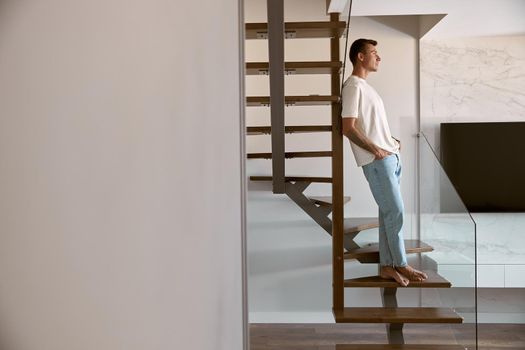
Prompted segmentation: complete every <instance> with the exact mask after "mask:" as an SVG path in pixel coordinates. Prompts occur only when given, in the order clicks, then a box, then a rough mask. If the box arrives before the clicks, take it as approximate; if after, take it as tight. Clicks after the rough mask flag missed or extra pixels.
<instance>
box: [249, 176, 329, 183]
mask: <svg viewBox="0 0 525 350" xmlns="http://www.w3.org/2000/svg"><path fill="white" fill-rule="evenodd" d="M250 180H252V181H272V180H273V178H272V177H271V176H250ZM285 181H286V182H319V183H332V178H331V177H315V176H286V177H285Z"/></svg>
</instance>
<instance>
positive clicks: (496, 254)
mask: <svg viewBox="0 0 525 350" xmlns="http://www.w3.org/2000/svg"><path fill="white" fill-rule="evenodd" d="M472 218H473V219H474V220H472V219H470V217H469V215H468V214H447V213H436V214H423V215H422V216H421V239H422V240H423V241H425V242H427V243H429V244H430V245H432V246H433V247H434V252H432V253H429V254H427V255H428V257H429V258H430V259H432V260H433V261H435V262H436V263H437V264H438V266H439V267H438V269H439V271H440V272H441V273H442V274H443V275H444V276H445V277H447V278H449V279H450V280H451V281H452V282H453V283H454V284H455V285H456V286H468V285H472V284H473V281H474V261H476V259H477V263H478V286H479V287H508V288H516V287H525V277H524V276H525V238H524V235H523V232H524V231H525V213H474V214H472ZM475 244H476V245H475ZM475 247H476V248H475Z"/></svg>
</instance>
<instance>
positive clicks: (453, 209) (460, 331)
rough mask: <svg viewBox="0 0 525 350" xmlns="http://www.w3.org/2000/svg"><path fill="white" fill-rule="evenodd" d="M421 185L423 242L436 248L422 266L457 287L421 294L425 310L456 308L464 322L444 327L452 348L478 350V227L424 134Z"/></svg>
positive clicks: (421, 137) (425, 256)
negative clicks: (426, 307) (426, 308)
mask: <svg viewBox="0 0 525 350" xmlns="http://www.w3.org/2000/svg"><path fill="white" fill-rule="evenodd" d="M418 185H419V209H420V216H419V220H420V221H419V228H420V231H419V234H420V239H421V241H422V242H424V243H426V244H428V245H430V246H432V247H433V249H434V250H433V251H432V252H429V253H424V254H422V256H421V258H420V259H421V260H420V264H421V267H422V268H424V269H426V270H431V271H434V272H436V273H437V274H438V275H440V276H442V277H443V278H445V279H446V280H448V281H449V282H450V283H451V288H428V289H421V294H420V295H421V305H422V306H428V307H445V308H452V309H454V310H455V311H456V313H457V314H459V315H460V316H461V317H462V318H463V323H461V324H450V325H444V326H443V337H446V338H448V340H447V343H450V344H460V345H463V346H464V347H466V348H468V349H476V348H477V289H476V288H477V281H476V276H477V273H476V272H477V265H476V222H475V221H474V219H473V217H472V216H471V214H470V213H469V211H468V210H467V208H466V206H465V205H464V204H463V202H462V200H461V198H460V197H459V195H458V193H457V192H456V190H455V188H454V186H453V185H452V183H451V182H450V180H449V178H448V177H447V175H446V173H445V171H444V170H443V168H442V166H441V164H440V162H439V159H438V157H437V156H436V154H435V153H434V151H433V150H432V148H431V146H430V144H429V143H428V140H427V139H426V137H425V135H424V134H420V137H419V184H418ZM439 341H440V342H442V341H443V339H439Z"/></svg>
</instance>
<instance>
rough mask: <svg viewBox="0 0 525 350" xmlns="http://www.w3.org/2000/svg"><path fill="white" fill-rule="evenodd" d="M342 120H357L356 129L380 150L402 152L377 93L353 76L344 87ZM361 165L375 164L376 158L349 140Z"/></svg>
mask: <svg viewBox="0 0 525 350" xmlns="http://www.w3.org/2000/svg"><path fill="white" fill-rule="evenodd" d="M342 100H343V101H342V103H343V110H342V113H341V116H342V117H343V118H357V123H356V126H357V128H358V129H359V130H360V131H361V132H362V133H363V135H365V136H366V137H367V138H369V139H370V140H371V141H372V142H373V143H374V144H376V145H377V146H378V147H380V148H382V149H384V150H386V151H388V152H391V153H399V143H398V142H397V141H396V140H395V139H393V138H392V134H391V133H390V128H389V127H388V120H387V119H386V112H385V106H384V105H383V100H382V99H381V97H380V96H379V94H378V93H377V91H376V90H375V89H374V88H373V87H371V86H370V85H368V83H367V82H366V80H364V79H362V78H360V77H357V76H355V75H351V76H350V77H349V78H348V79H347V80H346V81H345V83H344V85H343V91H342ZM350 145H351V146H352V151H353V152H354V156H355V160H356V162H357V165H358V166H363V165H366V164H369V163H372V162H373V161H374V159H375V156H374V155H373V154H372V153H370V152H368V151H367V150H365V149H363V148H361V147H359V146H358V145H356V144H355V143H353V142H352V141H350Z"/></svg>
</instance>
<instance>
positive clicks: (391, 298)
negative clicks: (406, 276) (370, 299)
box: [381, 288, 405, 344]
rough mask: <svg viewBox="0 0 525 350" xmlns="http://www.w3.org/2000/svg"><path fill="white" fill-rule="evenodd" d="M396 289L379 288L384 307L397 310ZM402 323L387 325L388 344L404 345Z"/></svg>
mask: <svg viewBox="0 0 525 350" xmlns="http://www.w3.org/2000/svg"><path fill="white" fill-rule="evenodd" d="M396 293H397V288H381V300H382V301H383V306H384V307H390V308H397V297H396ZM403 326H404V324H403V323H387V324H386V333H387V337H388V343H389V344H405V339H404V337H403Z"/></svg>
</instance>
